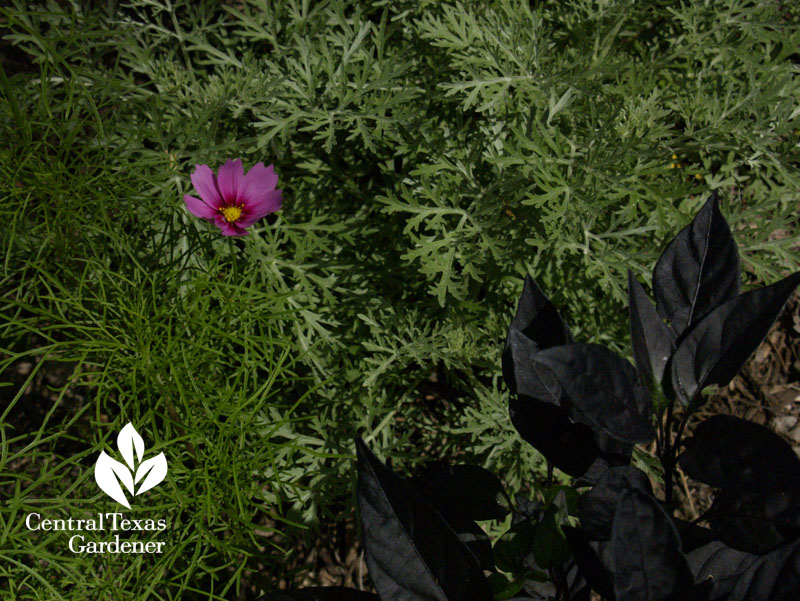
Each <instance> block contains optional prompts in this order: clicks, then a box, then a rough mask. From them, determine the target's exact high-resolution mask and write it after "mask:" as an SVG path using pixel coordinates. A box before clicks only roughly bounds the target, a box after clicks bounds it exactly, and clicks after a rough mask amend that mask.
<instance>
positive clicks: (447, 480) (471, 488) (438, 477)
mask: <svg viewBox="0 0 800 601" xmlns="http://www.w3.org/2000/svg"><path fill="white" fill-rule="evenodd" d="M411 484H412V485H413V486H414V488H416V489H417V491H418V492H419V493H420V494H422V496H423V497H425V498H426V499H427V500H428V501H429V502H431V503H433V504H434V506H436V507H437V508H439V507H441V508H443V511H440V513H442V514H443V515H444V512H446V513H447V514H448V515H449V514H454V513H458V514H460V515H463V517H464V518H466V519H468V520H473V521H476V520H502V519H503V518H504V517H505V516H506V515H507V514H508V512H509V511H510V510H511V502H510V499H509V498H508V495H506V491H505V489H504V488H503V484H502V482H500V479H499V478H498V477H497V476H495V475H494V474H493V473H492V472H490V471H488V470H485V469H483V468H482V467H479V466H477V465H449V466H445V467H439V466H432V467H428V468H426V469H425V470H424V471H423V472H422V473H421V474H420V475H418V476H416V477H414V478H412V479H411Z"/></svg>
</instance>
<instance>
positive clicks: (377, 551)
mask: <svg viewBox="0 0 800 601" xmlns="http://www.w3.org/2000/svg"><path fill="white" fill-rule="evenodd" d="M356 452H357V456H358V487H357V497H358V506H359V509H360V512H361V525H362V532H363V542H364V549H365V552H366V559H367V566H368V567H369V573H370V577H371V578H372V581H373V583H374V585H375V588H376V589H377V591H378V594H379V595H380V597H381V599H382V601H421V600H425V601H487V600H490V599H491V598H492V593H491V590H490V589H489V585H488V583H487V581H486V578H485V577H484V575H483V571H482V570H481V567H480V565H479V564H478V561H477V559H476V558H475V557H474V555H472V553H471V552H470V551H469V549H467V547H466V546H465V545H464V544H463V543H462V542H461V541H460V540H459V539H458V537H457V535H456V534H455V532H453V530H452V528H450V526H449V525H448V524H447V522H446V521H445V519H444V518H443V517H442V516H441V515H440V514H439V513H438V512H437V511H436V509H435V508H434V507H433V506H432V505H431V504H430V503H428V502H427V501H426V500H425V499H423V498H422V497H421V496H420V495H419V493H418V492H417V491H416V490H414V488H413V487H412V486H411V485H409V484H408V483H406V481H405V480H404V479H403V478H402V477H400V476H398V475H397V474H395V473H393V472H392V471H391V470H390V469H389V468H387V467H386V466H385V465H383V463H381V462H380V461H379V460H378V458H377V457H375V455H373V454H372V452H371V451H370V450H369V449H368V448H367V446H366V445H365V444H364V442H363V441H362V440H361V439H356Z"/></svg>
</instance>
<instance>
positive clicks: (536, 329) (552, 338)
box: [511, 276, 572, 349]
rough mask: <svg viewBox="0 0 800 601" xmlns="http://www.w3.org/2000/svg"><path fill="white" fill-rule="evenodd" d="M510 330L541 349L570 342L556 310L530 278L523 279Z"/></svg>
mask: <svg viewBox="0 0 800 601" xmlns="http://www.w3.org/2000/svg"><path fill="white" fill-rule="evenodd" d="M511 328H513V329H516V330H519V331H520V332H522V333H523V334H524V335H525V336H527V337H528V338H530V339H531V340H533V341H534V342H535V343H536V345H537V346H538V347H539V348H542V349H546V348H550V347H551V346H557V345H559V344H567V343H568V342H572V334H571V333H570V331H569V328H568V327H567V324H565V323H564V320H563V319H561V315H559V313H558V309H556V307H555V305H553V303H552V302H551V301H550V299H549V298H547V296H545V294H544V293H543V292H542V290H541V288H539V286H538V285H537V284H536V282H535V281H534V280H533V278H532V277H531V276H526V277H525V284H524V286H523V288H522V295H521V296H520V299H519V304H518V305H517V313H516V315H514V319H512V320H511Z"/></svg>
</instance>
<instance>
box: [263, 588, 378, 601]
mask: <svg viewBox="0 0 800 601" xmlns="http://www.w3.org/2000/svg"><path fill="white" fill-rule="evenodd" d="M261 599H264V601H381V599H380V597H378V595H376V594H375V593H368V592H366V591H360V590H358V589H354V588H345V587H343V586H311V587H308V588H301V589H296V590H291V591H275V592H274V593H267V594H266V595H265V596H263V597H261Z"/></svg>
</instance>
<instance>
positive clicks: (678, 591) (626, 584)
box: [611, 488, 694, 601]
mask: <svg viewBox="0 0 800 601" xmlns="http://www.w3.org/2000/svg"><path fill="white" fill-rule="evenodd" d="M611 553H612V556H613V564H614V567H613V573H614V593H615V596H616V598H617V601H665V600H667V599H677V598H680V596H681V595H684V594H686V593H688V592H689V591H691V590H692V589H693V588H694V578H693V577H692V573H691V572H690V571H689V566H688V565H686V559H685V558H684V557H683V554H682V553H681V541H680V537H679V536H678V532H677V530H675V526H673V524H672V521H671V520H670V518H669V515H667V512H666V511H664V510H663V509H662V508H661V506H660V505H659V504H658V501H656V499H655V498H653V497H652V496H651V495H649V494H647V493H646V492H644V491H642V490H638V489H635V488H631V489H629V490H627V491H626V492H625V493H624V494H623V495H622V497H621V498H620V500H619V503H618V504H617V510H616V512H615V513H614V523H613V527H612V534H611Z"/></svg>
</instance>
